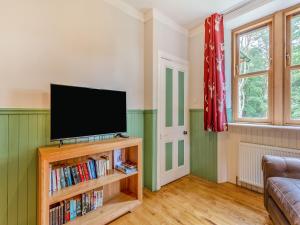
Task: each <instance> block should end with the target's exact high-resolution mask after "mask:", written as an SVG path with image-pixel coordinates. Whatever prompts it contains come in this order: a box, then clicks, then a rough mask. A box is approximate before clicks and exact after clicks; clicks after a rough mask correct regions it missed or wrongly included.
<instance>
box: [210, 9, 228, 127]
mask: <svg viewBox="0 0 300 225" xmlns="http://www.w3.org/2000/svg"><path fill="white" fill-rule="evenodd" d="M204 59H205V62H204V129H205V130H207V131H213V132H222V131H227V130H228V125H227V113H226V97H225V96H226V89H225V64H224V24H223V15H220V14H213V15H212V16H210V17H208V18H207V19H206V20H205V50H204Z"/></svg>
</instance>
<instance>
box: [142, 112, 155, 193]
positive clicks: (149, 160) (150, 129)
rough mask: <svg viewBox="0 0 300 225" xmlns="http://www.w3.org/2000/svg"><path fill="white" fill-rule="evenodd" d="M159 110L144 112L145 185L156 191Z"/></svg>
mask: <svg viewBox="0 0 300 225" xmlns="http://www.w3.org/2000/svg"><path fill="white" fill-rule="evenodd" d="M156 175H157V110H145V112H144V185H145V187H147V188H148V189H150V190H152V191H156V190H157V188H156V179H157V176H156Z"/></svg>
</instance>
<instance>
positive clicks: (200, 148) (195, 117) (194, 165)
mask: <svg viewBox="0 0 300 225" xmlns="http://www.w3.org/2000/svg"><path fill="white" fill-rule="evenodd" d="M203 116H204V111H203V109H191V110H190V132H191V135H190V145H191V146H190V151H191V152H190V158H191V173H192V174H193V175H196V176H199V177H202V178H204V179H207V180H210V181H214V182H217V171H218V170H217V165H218V159H217V134H216V133H212V132H205V131H204V124H203V122H204V120H203Z"/></svg>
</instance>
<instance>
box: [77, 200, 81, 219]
mask: <svg viewBox="0 0 300 225" xmlns="http://www.w3.org/2000/svg"><path fill="white" fill-rule="evenodd" d="M81 208H82V204H81V198H80V197H77V198H76V215H77V216H81V215H82V212H81Z"/></svg>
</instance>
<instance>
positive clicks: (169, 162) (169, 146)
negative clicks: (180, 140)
mask: <svg viewBox="0 0 300 225" xmlns="http://www.w3.org/2000/svg"><path fill="white" fill-rule="evenodd" d="M165 154H166V158H165V160H166V162H165V165H166V168H165V170H166V171H169V170H171V169H172V168H173V143H172V142H169V143H166V144H165Z"/></svg>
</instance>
